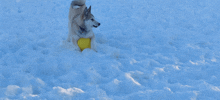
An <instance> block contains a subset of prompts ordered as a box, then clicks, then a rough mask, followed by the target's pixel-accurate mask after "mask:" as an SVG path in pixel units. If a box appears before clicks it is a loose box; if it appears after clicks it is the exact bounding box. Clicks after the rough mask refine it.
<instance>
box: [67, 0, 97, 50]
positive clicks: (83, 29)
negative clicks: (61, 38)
mask: <svg viewBox="0 0 220 100" xmlns="http://www.w3.org/2000/svg"><path fill="white" fill-rule="evenodd" d="M85 2H86V0H73V1H72V3H71V5H70V8H69V23H68V28H69V35H68V38H67V41H68V42H70V41H71V40H72V42H73V44H74V46H75V47H76V50H79V51H80V48H79V46H78V44H77V42H78V40H79V39H80V38H90V39H91V49H93V50H94V51H96V43H95V35H94V33H93V30H92V28H93V27H95V28H97V27H98V26H100V23H99V22H97V21H96V20H95V18H94V16H93V15H92V13H91V6H90V7H89V9H87V7H86V5H85Z"/></svg>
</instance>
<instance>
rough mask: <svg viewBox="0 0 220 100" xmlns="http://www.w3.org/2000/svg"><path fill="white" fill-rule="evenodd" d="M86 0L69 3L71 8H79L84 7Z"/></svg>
mask: <svg viewBox="0 0 220 100" xmlns="http://www.w3.org/2000/svg"><path fill="white" fill-rule="evenodd" d="M85 3H86V0H73V1H72V3H71V7H72V8H80V7H81V6H83V5H85Z"/></svg>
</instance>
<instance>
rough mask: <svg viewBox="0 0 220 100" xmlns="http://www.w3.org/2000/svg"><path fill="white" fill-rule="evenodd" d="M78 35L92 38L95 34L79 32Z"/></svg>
mask: <svg viewBox="0 0 220 100" xmlns="http://www.w3.org/2000/svg"><path fill="white" fill-rule="evenodd" d="M78 36H79V37H80V38H92V37H93V36H94V33H93V32H87V33H86V32H83V33H79V34H78Z"/></svg>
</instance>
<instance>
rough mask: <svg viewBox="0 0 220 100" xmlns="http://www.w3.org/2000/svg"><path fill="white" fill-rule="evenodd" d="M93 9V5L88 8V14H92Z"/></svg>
mask: <svg viewBox="0 0 220 100" xmlns="http://www.w3.org/2000/svg"><path fill="white" fill-rule="evenodd" d="M91 9H92V7H91V6H90V7H89V9H88V14H91Z"/></svg>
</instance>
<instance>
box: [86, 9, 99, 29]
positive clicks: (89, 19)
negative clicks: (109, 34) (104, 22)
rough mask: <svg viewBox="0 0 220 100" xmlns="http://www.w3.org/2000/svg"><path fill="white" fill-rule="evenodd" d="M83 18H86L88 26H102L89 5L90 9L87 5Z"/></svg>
mask: <svg viewBox="0 0 220 100" xmlns="http://www.w3.org/2000/svg"><path fill="white" fill-rule="evenodd" d="M82 17H83V20H84V24H85V26H86V27H87V28H93V27H95V28H97V27H98V26H100V25H101V24H100V23H99V22H97V21H96V20H95V18H94V16H93V15H92V13H91V6H90V7H89V9H87V7H86V8H85V10H84V13H83V16H82Z"/></svg>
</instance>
